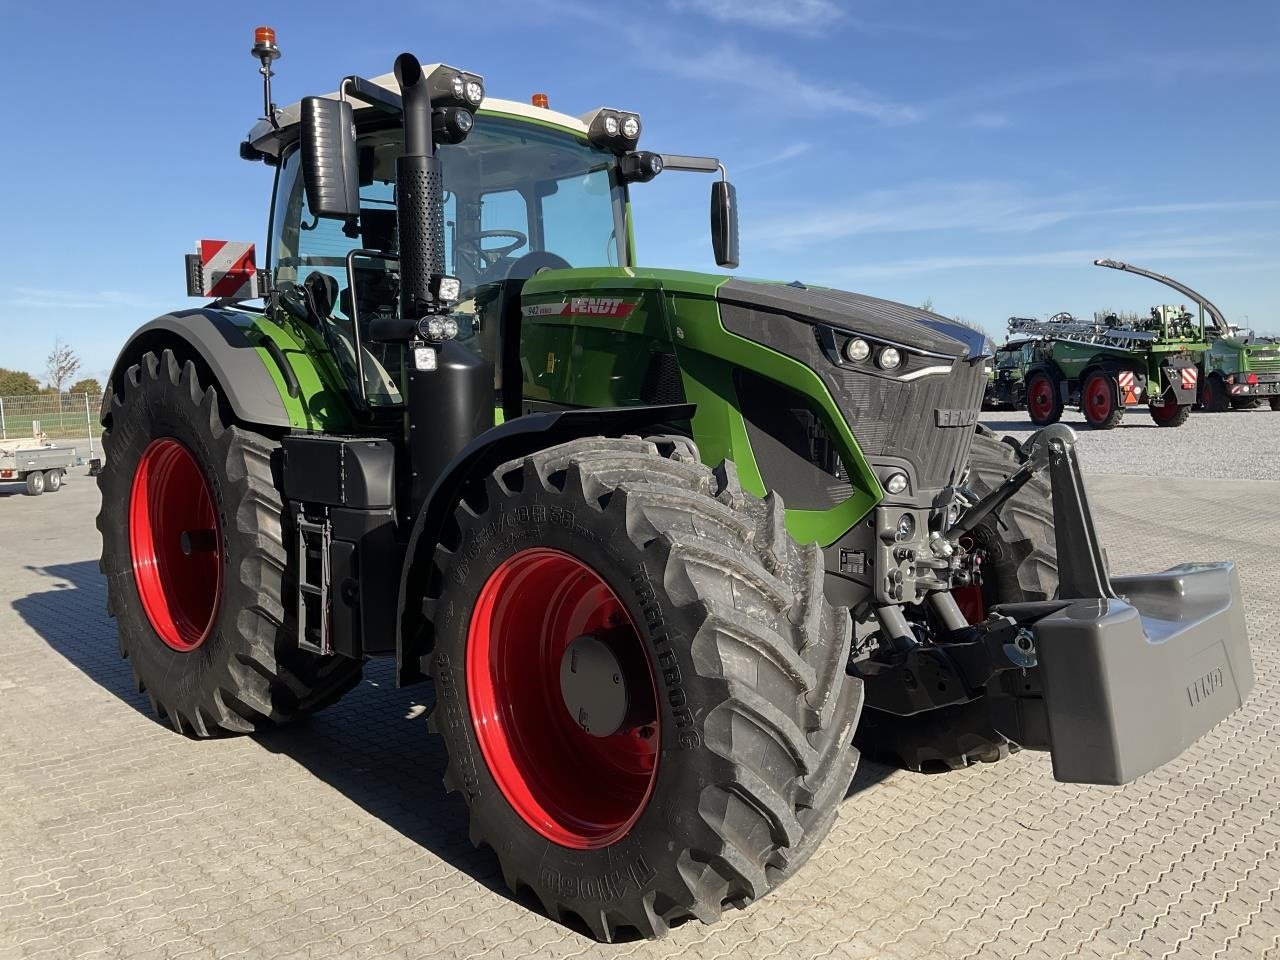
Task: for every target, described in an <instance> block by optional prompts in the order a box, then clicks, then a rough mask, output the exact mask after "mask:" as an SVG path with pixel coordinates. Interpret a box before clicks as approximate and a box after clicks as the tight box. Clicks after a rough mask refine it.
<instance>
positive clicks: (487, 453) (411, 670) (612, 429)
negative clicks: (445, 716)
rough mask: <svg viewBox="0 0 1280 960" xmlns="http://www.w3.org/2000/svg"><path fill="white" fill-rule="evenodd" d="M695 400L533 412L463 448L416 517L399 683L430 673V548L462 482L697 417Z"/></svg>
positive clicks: (403, 593)
mask: <svg viewBox="0 0 1280 960" xmlns="http://www.w3.org/2000/svg"><path fill="white" fill-rule="evenodd" d="M693 414H694V405H693V404H664V405H660V406H636V407H612V408H590V409H583V410H554V411H549V412H543V413H529V414H525V415H524V416H522V417H517V418H515V419H514V420H508V421H507V422H505V423H502V424H499V425H498V426H496V427H492V428H490V429H489V430H486V431H485V432H484V433H482V434H480V436H478V437H476V439H474V440H472V441H471V442H470V443H469V444H467V445H466V447H464V448H463V449H462V452H461V453H459V454H458V455H457V456H456V457H454V458H453V461H452V462H451V463H450V464H449V466H448V467H447V468H446V469H445V471H444V473H443V474H441V476H440V478H439V479H438V480H437V481H436V483H435V486H433V487H432V488H431V493H430V495H429V496H428V497H427V499H426V502H425V503H424V504H423V505H422V508H421V509H420V510H419V511H418V515H417V517H416V518H415V519H414V524H413V531H412V533H411V534H410V536H409V545H408V549H407V550H406V552H405V562H404V567H403V569H402V571H401V575H400V596H399V602H398V604H397V606H398V610H399V613H398V615H397V618H396V683H397V685H399V686H404V685H405V684H409V683H416V682H418V681H419V680H425V679H426V678H427V673H426V662H425V660H426V657H427V655H429V653H430V649H431V638H430V625H429V624H428V623H427V622H426V621H425V620H424V619H423V617H422V613H421V611H422V600H423V598H424V597H425V595H426V585H427V579H428V575H429V573H430V570H431V554H432V552H433V550H434V548H435V545H436V543H437V542H438V541H439V539H440V534H441V532H442V531H443V529H444V525H445V523H446V521H447V520H448V519H449V517H450V516H451V515H452V513H453V511H454V509H455V508H456V507H457V505H458V500H459V498H460V497H461V495H462V491H463V489H464V488H465V487H466V486H467V485H468V484H469V483H472V482H473V481H476V480H479V479H481V478H483V477H485V476H488V475H489V474H490V473H492V472H493V471H494V470H496V469H497V468H498V467H500V466H502V464H504V463H506V462H508V461H509V460H514V459H516V458H518V457H525V456H528V455H529V454H531V453H535V452H536V451H538V450H545V449H546V448H548V447H553V446H555V445H556V444H560V443H567V442H568V441H570V440H577V439H579V438H581V437H595V436H606V437H618V436H624V435H627V434H637V433H639V434H643V433H646V432H652V431H653V430H654V429H655V428H658V427H660V425H663V424H673V423H683V422H686V421H688V420H689V419H691V418H692V417H693Z"/></svg>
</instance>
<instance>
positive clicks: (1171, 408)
mask: <svg viewBox="0 0 1280 960" xmlns="http://www.w3.org/2000/svg"><path fill="white" fill-rule="evenodd" d="M1178 409H1179V408H1178V405H1177V404H1176V403H1169V402H1168V401H1167V400H1166V401H1165V403H1164V405H1163V406H1159V407H1152V408H1151V416H1153V417H1154V418H1155V419H1156V420H1158V421H1159V422H1160V423H1166V422H1168V421H1170V420H1174V419H1176V418H1177V416H1178Z"/></svg>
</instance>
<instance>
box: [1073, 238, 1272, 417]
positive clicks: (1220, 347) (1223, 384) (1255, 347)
mask: <svg viewBox="0 0 1280 960" xmlns="http://www.w3.org/2000/svg"><path fill="white" fill-rule="evenodd" d="M1094 262H1095V263H1096V264H1097V265H1098V266H1100V267H1110V268H1111V269H1113V270H1123V271H1124V272H1125V273H1133V274H1137V275H1138V276H1140V277H1147V278H1148V279H1151V280H1155V281H1156V282H1157V283H1162V284H1164V285H1165V286H1167V287H1172V288H1173V289H1174V290H1177V291H1178V292H1179V293H1181V294H1182V295H1183V296H1186V297H1188V298H1189V299H1190V300H1191V301H1192V302H1194V303H1195V304H1196V306H1197V307H1198V310H1199V314H1198V318H1197V320H1196V321H1195V322H1198V323H1199V326H1200V328H1201V329H1203V330H1204V331H1205V337H1206V340H1207V341H1208V347H1207V349H1206V350H1204V351H1203V352H1202V353H1201V354H1200V355H1199V356H1200V363H1199V371H1200V398H1199V399H1200V407H1201V409H1203V410H1207V411H1209V412H1210V413H1224V412H1226V411H1227V410H1230V409H1236V410H1251V409H1253V408H1255V407H1257V406H1259V405H1260V404H1261V403H1262V402H1263V401H1264V400H1265V401H1266V402H1267V403H1269V404H1270V406H1271V409H1272V410H1280V341H1277V339H1276V338H1274V337H1260V338H1259V337H1254V336H1253V335H1252V334H1251V333H1250V332H1249V331H1247V330H1241V329H1240V328H1239V327H1237V326H1234V325H1232V324H1229V323H1227V320H1226V318H1225V317H1224V316H1223V315H1222V311H1221V310H1219V309H1218V308H1217V307H1215V306H1214V305H1213V304H1212V303H1211V302H1210V301H1209V299H1208V298H1207V297H1205V296H1203V295H1201V294H1199V293H1196V291H1194V290H1192V289H1191V288H1190V287H1188V286H1186V285H1184V284H1182V283H1179V282H1178V281H1177V280H1174V279H1171V278H1170V277H1166V276H1164V275H1162V274H1159V273H1155V272H1153V271H1151V270H1145V269H1143V268H1142V267H1135V266H1134V265H1133V264H1130V263H1122V262H1121V261H1119V260H1096V261H1094ZM1153 309H1155V310H1160V311H1164V312H1166V313H1168V314H1174V313H1175V312H1176V313H1177V315H1179V316H1181V317H1183V319H1184V320H1185V321H1186V322H1193V321H1192V318H1191V314H1190V313H1188V312H1187V310H1186V309H1185V308H1183V307H1170V306H1166V307H1155V308H1153ZM1206 314H1207V315H1208V317H1209V318H1210V319H1211V320H1212V324H1207V323H1205V316H1206Z"/></svg>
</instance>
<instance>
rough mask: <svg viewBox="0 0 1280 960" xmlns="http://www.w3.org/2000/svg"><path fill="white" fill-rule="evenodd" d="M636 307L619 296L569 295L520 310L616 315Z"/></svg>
mask: <svg viewBox="0 0 1280 960" xmlns="http://www.w3.org/2000/svg"><path fill="white" fill-rule="evenodd" d="M635 308H636V303H635V302H634V301H630V300H623V299H622V298H621V297H570V298H569V299H568V300H563V301H561V302H560V303H533V304H530V305H529V306H527V307H524V308H523V309H522V310H521V311H520V312H521V313H522V314H524V315H525V316H526V317H618V318H622V317H625V316H627V315H628V314H630V313H631V311H632V310H634V309H635Z"/></svg>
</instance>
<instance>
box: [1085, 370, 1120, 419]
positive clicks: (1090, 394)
mask: <svg viewBox="0 0 1280 960" xmlns="http://www.w3.org/2000/svg"><path fill="white" fill-rule="evenodd" d="M1114 405H1115V395H1114V390H1113V389H1112V386H1111V382H1110V381H1109V380H1108V379H1107V378H1106V377H1102V376H1098V375H1097V374H1095V375H1094V376H1092V377H1090V378H1089V382H1088V383H1087V384H1085V388H1084V409H1085V414H1086V415H1087V416H1088V417H1089V419H1090V420H1091V421H1092V422H1094V423H1101V422H1102V421H1103V420H1105V419H1107V417H1109V416H1111V408H1112V407H1113V406H1114Z"/></svg>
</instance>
